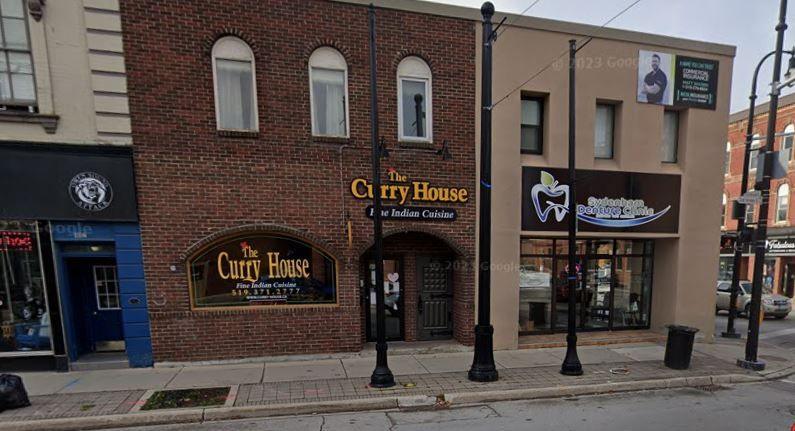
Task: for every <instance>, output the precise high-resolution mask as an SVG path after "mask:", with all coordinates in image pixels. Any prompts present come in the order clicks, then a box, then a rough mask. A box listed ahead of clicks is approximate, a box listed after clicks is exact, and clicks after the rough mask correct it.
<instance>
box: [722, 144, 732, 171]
mask: <svg viewBox="0 0 795 431" xmlns="http://www.w3.org/2000/svg"><path fill="white" fill-rule="evenodd" d="M731 160H732V143H731V142H727V143H726V156H725V157H724V158H723V174H724V175H729V174H730V173H731V172H730V168H731Z"/></svg>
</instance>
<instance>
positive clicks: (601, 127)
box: [594, 103, 616, 159]
mask: <svg viewBox="0 0 795 431" xmlns="http://www.w3.org/2000/svg"><path fill="white" fill-rule="evenodd" d="M615 121H616V108H615V106H614V105H609V104H606V103H597V104H596V127H595V129H594V157H596V158H597V159H612V158H613V136H614V130H615Z"/></svg>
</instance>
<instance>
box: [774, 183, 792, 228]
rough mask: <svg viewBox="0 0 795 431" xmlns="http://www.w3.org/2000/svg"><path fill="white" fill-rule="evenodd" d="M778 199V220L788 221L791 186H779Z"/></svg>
mask: <svg viewBox="0 0 795 431" xmlns="http://www.w3.org/2000/svg"><path fill="white" fill-rule="evenodd" d="M777 194H778V200H777V205H776V221H777V222H779V221H786V220H787V212H788V210H789V186H788V185H786V184H782V185H781V186H779V188H778V193H777Z"/></svg>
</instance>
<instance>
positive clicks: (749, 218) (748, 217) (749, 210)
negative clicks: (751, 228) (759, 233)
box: [745, 189, 756, 224]
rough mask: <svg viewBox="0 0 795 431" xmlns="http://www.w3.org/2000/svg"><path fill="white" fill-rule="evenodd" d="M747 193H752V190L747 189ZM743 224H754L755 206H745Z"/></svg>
mask: <svg viewBox="0 0 795 431" xmlns="http://www.w3.org/2000/svg"><path fill="white" fill-rule="evenodd" d="M748 191H749V192H752V191H754V189H749V190H748ZM745 223H746V224H754V223H756V205H754V204H746V205H745Z"/></svg>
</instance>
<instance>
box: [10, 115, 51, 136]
mask: <svg viewBox="0 0 795 431" xmlns="http://www.w3.org/2000/svg"><path fill="white" fill-rule="evenodd" d="M59 118H60V117H59V116H57V115H46V114H33V113H30V112H15V111H0V122H5V123H28V124H40V125H41V127H43V128H44V131H45V132H47V133H48V134H50V135H52V134H53V133H55V130H56V129H58V119H59Z"/></svg>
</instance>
